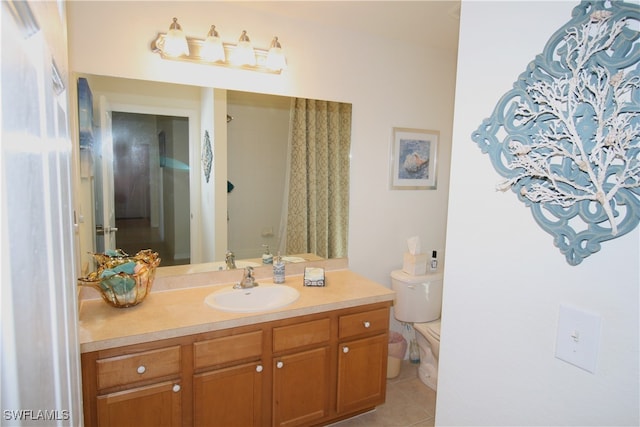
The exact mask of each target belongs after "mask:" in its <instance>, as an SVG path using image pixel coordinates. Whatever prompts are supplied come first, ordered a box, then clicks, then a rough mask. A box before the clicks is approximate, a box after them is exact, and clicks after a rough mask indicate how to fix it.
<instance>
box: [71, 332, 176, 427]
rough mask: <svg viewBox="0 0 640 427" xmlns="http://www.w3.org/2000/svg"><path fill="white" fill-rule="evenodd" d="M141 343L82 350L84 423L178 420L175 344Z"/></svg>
mask: <svg viewBox="0 0 640 427" xmlns="http://www.w3.org/2000/svg"><path fill="white" fill-rule="evenodd" d="M144 348H145V347H140V346H133V347H130V348H128V349H126V350H125V351H124V352H119V351H116V352H113V351H111V350H110V351H104V352H94V353H85V354H83V355H82V365H83V392H84V399H85V400H84V411H85V424H86V425H96V426H140V427H145V426H149V427H154V426H180V425H182V395H183V390H182V379H181V371H182V366H181V365H182V364H181V351H180V346H179V345H172V346H167V347H162V348H150V349H147V350H143V349H144ZM87 396H89V399H88V398H87Z"/></svg>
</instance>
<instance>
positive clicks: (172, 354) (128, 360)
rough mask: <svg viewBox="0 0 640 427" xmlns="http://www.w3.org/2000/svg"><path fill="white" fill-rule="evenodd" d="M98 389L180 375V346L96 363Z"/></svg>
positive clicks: (111, 358) (101, 360)
mask: <svg viewBox="0 0 640 427" xmlns="http://www.w3.org/2000/svg"><path fill="white" fill-rule="evenodd" d="M96 367H97V375H98V389H99V390H102V389H105V388H109V387H115V386H119V385H126V384H130V383H135V382H138V381H144V380H149V379H153V378H160V377H164V376H167V375H172V374H179V373H180V346H175V347H167V348H161V349H158V350H150V351H144V352H140V353H134V354H127V355H124V356H115V357H109V358H107V359H99V360H97V361H96Z"/></svg>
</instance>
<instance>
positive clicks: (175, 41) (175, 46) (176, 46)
mask: <svg viewBox="0 0 640 427" xmlns="http://www.w3.org/2000/svg"><path fill="white" fill-rule="evenodd" d="M162 52H164V54H165V55H169V56H182V55H189V44H188V43H187V37H186V36H185V35H184V33H183V32H182V28H181V27H180V24H178V19H177V18H173V23H172V24H171V26H170V27H169V31H168V32H167V35H166V36H165V37H164V46H163V47H162Z"/></svg>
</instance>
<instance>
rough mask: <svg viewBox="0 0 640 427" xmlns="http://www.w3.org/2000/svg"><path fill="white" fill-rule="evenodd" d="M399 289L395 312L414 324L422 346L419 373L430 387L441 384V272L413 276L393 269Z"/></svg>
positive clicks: (393, 279)
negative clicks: (439, 374) (439, 369)
mask: <svg viewBox="0 0 640 427" xmlns="http://www.w3.org/2000/svg"><path fill="white" fill-rule="evenodd" d="M391 287H392V289H393V290H394V291H395V293H396V297H395V302H394V307H393V309H394V316H395V318H396V319H397V320H398V321H400V322H405V323H411V324H413V329H414V330H415V333H416V341H417V343H418V347H419V349H420V366H419V368H418V377H419V378H420V380H421V381H422V382H423V383H424V384H426V385H427V386H428V387H429V388H431V389H433V390H436V389H437V384H438V357H439V356H440V313H441V311H442V273H434V274H425V275H422V276H412V275H410V274H407V273H405V272H404V271H402V270H395V271H392V272H391Z"/></svg>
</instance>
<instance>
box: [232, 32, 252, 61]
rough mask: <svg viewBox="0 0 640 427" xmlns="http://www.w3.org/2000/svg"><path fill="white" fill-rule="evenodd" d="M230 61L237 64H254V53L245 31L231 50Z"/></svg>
mask: <svg viewBox="0 0 640 427" xmlns="http://www.w3.org/2000/svg"><path fill="white" fill-rule="evenodd" d="M231 63H232V64H233V65H238V66H241V65H252V66H253V65H256V53H255V52H254V51H253V46H251V40H249V37H248V36H247V32H246V31H243V32H242V35H241V36H240V40H239V41H238V44H237V46H236V47H235V48H234V49H233V51H232V52H231Z"/></svg>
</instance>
